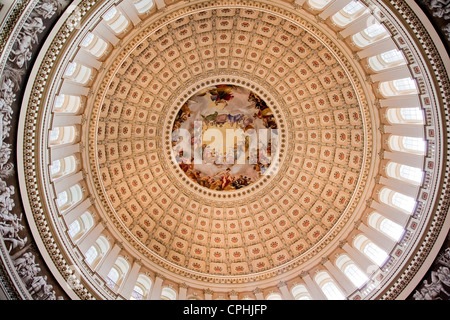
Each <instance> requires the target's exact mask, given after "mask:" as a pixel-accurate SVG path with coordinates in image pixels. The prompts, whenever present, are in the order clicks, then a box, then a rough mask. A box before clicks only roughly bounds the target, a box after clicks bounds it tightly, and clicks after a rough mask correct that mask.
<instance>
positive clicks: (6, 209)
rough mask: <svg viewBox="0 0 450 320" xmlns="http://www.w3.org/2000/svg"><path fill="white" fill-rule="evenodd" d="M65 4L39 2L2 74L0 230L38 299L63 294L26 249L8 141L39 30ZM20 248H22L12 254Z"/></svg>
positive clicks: (52, 298)
mask: <svg viewBox="0 0 450 320" xmlns="http://www.w3.org/2000/svg"><path fill="white" fill-rule="evenodd" d="M65 5H66V1H57V0H42V1H39V2H38V3H37V4H36V6H35V8H34V9H33V11H32V12H31V14H30V15H29V16H28V18H27V19H26V20H25V23H24V24H23V26H22V29H21V30H20V31H19V32H18V35H17V38H16V40H15V42H14V43H13V45H12V49H11V51H10V54H9V57H8V62H7V64H6V65H5V68H4V70H3V73H2V74H1V75H0V234H1V236H2V239H3V241H4V243H5V246H6V248H7V250H8V252H9V253H10V254H11V257H12V260H13V264H14V266H15V267H16V270H17V273H18V275H19V276H20V277H21V279H22V281H23V282H24V284H25V286H26V288H27V289H28V291H29V294H30V295H31V296H32V297H33V299H36V300H56V299H57V298H58V299H62V297H56V292H55V290H53V286H52V285H51V284H49V283H48V279H47V276H45V275H42V274H41V272H42V270H41V268H40V266H39V264H38V263H36V262H35V260H36V257H35V255H34V254H33V253H31V252H27V250H28V248H29V247H30V242H29V237H28V236H27V235H23V233H24V232H23V231H24V229H25V223H26V222H25V221H23V214H22V213H20V214H17V213H14V212H13V209H14V208H15V207H16V203H15V200H14V198H13V196H14V194H15V192H16V190H15V188H14V186H12V185H8V183H7V179H8V178H10V177H11V176H13V174H14V173H15V168H14V164H13V163H12V161H11V159H10V158H11V152H12V146H11V144H9V143H7V142H6V141H7V139H8V138H9V137H10V134H11V133H10V131H11V122H12V121H13V118H14V117H18V115H14V105H15V104H17V103H20V102H19V101H17V98H18V97H17V93H18V92H19V90H20V89H21V87H22V86H23V84H22V81H23V79H22V78H23V75H24V74H25V72H26V69H27V68H28V67H30V66H29V65H28V62H29V61H30V60H31V59H32V56H33V49H34V48H35V47H36V46H38V45H39V42H40V38H39V37H40V34H42V32H43V31H44V30H45V29H46V26H45V20H46V19H51V18H53V17H54V16H55V15H56V14H61V13H62V11H63V9H64V6H65ZM17 250H19V251H18V252H16V253H14V254H13V251H17Z"/></svg>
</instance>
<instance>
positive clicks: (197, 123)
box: [172, 84, 278, 191]
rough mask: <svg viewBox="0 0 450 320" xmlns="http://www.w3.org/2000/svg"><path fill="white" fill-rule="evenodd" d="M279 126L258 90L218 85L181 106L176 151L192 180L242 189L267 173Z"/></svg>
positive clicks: (217, 187)
mask: <svg viewBox="0 0 450 320" xmlns="http://www.w3.org/2000/svg"><path fill="white" fill-rule="evenodd" d="M277 129H278V126H277V122H276V120H275V117H274V114H273V111H272V110H271V109H270V108H269V107H268V106H267V104H266V103H265V102H264V100H262V99H261V98H260V97H259V96H258V95H257V94H255V93H254V92H252V91H249V90H248V89H245V88H243V87H240V86H235V85H228V84H223V85H216V86H214V87H210V88H206V89H204V90H202V91H200V92H198V93H197V94H195V95H194V96H192V97H191V98H190V99H189V100H188V101H187V102H186V103H185V104H184V105H183V106H182V108H181V109H180V111H179V112H178V114H177V116H176V118H175V121H174V124H173V131H172V150H173V152H174V156H175V159H176V161H177V163H178V164H179V166H180V168H181V170H183V172H184V173H185V174H186V175H187V176H188V177H189V178H190V179H191V180H192V181H195V182H196V183H198V184H199V185H201V186H202V187H205V188H208V189H212V190H218V191H226V190H237V189H241V188H243V187H246V186H248V185H251V184H252V183H254V182H255V181H257V180H259V179H260V177H261V176H263V175H265V174H266V173H267V172H268V170H267V169H268V168H269V166H270V165H271V163H272V157H274V156H275V155H276V150H277V147H278V130H277Z"/></svg>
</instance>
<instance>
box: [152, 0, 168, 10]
mask: <svg viewBox="0 0 450 320" xmlns="http://www.w3.org/2000/svg"><path fill="white" fill-rule="evenodd" d="M154 1H155V4H156V7H157V8H158V10H161V9H163V8H164V7H165V6H166V3H165V2H164V0H154Z"/></svg>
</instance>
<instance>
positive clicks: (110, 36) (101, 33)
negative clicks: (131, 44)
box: [92, 21, 120, 46]
mask: <svg viewBox="0 0 450 320" xmlns="http://www.w3.org/2000/svg"><path fill="white" fill-rule="evenodd" d="M92 33H94V34H95V35H96V36H98V37H100V38H102V39H105V41H107V42H110V43H111V44H112V45H113V46H116V45H117V44H118V43H119V41H120V39H119V38H118V37H116V35H115V34H114V32H113V31H112V30H111V28H110V27H108V25H107V24H106V23H105V21H101V22H100V23H99V24H98V25H97V26H96V27H95V29H94V30H93V31H92Z"/></svg>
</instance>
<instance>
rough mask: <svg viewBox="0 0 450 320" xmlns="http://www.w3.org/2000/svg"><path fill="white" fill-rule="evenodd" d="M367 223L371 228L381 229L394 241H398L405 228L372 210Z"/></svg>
mask: <svg viewBox="0 0 450 320" xmlns="http://www.w3.org/2000/svg"><path fill="white" fill-rule="evenodd" d="M368 223H369V225H370V226H371V227H372V228H374V229H376V230H378V231H381V232H382V233H384V234H385V235H386V236H388V237H389V238H391V239H393V240H394V241H399V240H400V239H401V238H402V236H403V234H404V233H405V229H404V228H403V227H402V226H401V225H399V224H397V223H395V222H394V221H392V220H390V219H388V218H386V217H384V216H382V215H381V214H379V213H378V212H372V213H371V214H370V216H369V219H368Z"/></svg>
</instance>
